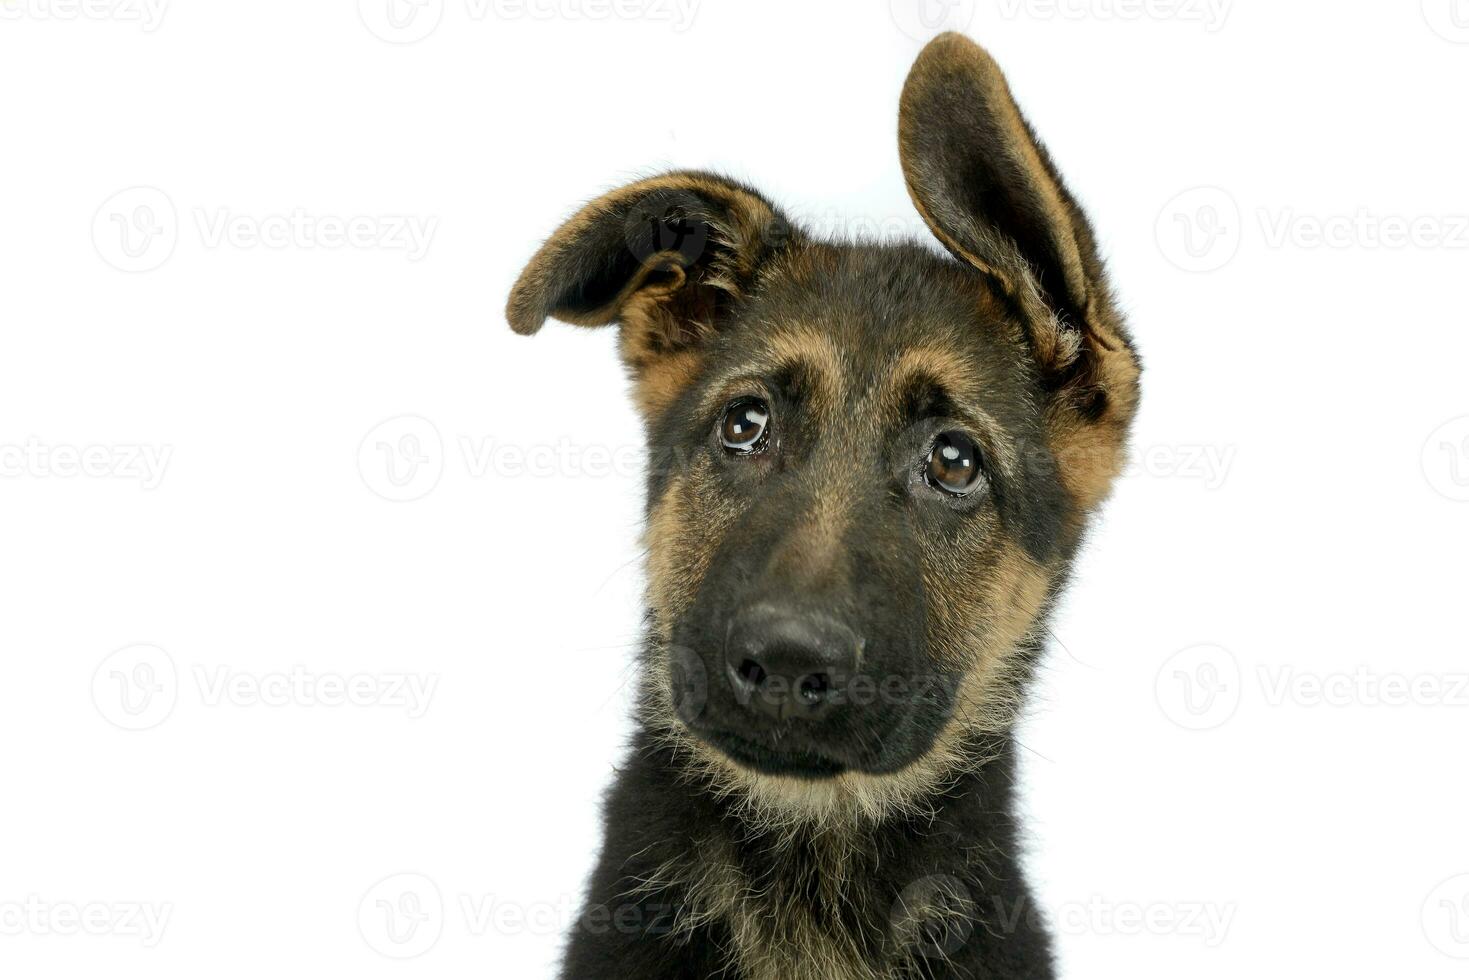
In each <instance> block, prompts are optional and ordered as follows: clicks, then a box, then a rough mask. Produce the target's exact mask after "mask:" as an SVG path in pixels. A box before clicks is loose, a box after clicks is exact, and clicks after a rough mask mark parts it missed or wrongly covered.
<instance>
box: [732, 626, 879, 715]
mask: <svg viewBox="0 0 1469 980" xmlns="http://www.w3.org/2000/svg"><path fill="white" fill-rule="evenodd" d="M860 652H861V641H860V640H859V638H858V637H857V634H856V633H854V632H853V631H852V630H851V629H849V628H848V627H846V626H845V625H843V624H842V623H840V622H838V621H836V620H834V619H831V618H829V617H827V616H824V615H820V614H813V613H800V612H795V611H789V610H781V609H778V608H776V607H772V606H760V607H757V608H755V609H751V610H748V611H746V612H744V613H741V614H740V615H739V616H737V617H736V618H735V620H734V621H733V622H731V624H730V630H729V638H728V641H727V643H726V645H725V654H724V658H725V665H726V669H727V673H728V674H729V681H730V685H731V686H732V687H733V688H734V693H735V700H736V701H738V702H739V703H740V704H741V705H744V706H745V707H746V708H747V709H749V710H750V711H752V712H754V713H755V714H757V715H760V716H762V717H764V718H766V719H770V720H774V721H784V720H786V719H789V718H804V719H807V720H813V721H814V720H817V719H822V718H826V717H828V716H830V714H831V713H832V712H833V711H835V710H837V709H838V708H839V707H840V706H841V705H842V703H843V702H844V700H845V698H844V697H843V694H844V691H845V687H846V685H847V683H848V681H849V680H850V679H851V676H852V674H853V673H854V672H855V671H856V669H857V659H858V657H859V655H860Z"/></svg>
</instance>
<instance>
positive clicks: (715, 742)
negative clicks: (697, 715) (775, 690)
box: [693, 729, 848, 779]
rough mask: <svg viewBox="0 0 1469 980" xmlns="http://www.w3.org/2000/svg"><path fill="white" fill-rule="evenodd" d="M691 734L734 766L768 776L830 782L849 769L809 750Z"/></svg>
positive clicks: (732, 736) (712, 733)
mask: <svg viewBox="0 0 1469 980" xmlns="http://www.w3.org/2000/svg"><path fill="white" fill-rule="evenodd" d="M693 732H694V735H695V736H696V737H697V738H699V739H701V740H702V741H704V742H705V743H707V744H708V745H711V746H713V747H714V748H715V749H716V750H718V751H719V752H722V753H723V754H724V755H726V756H728V757H729V758H730V759H732V760H733V761H734V762H735V763H736V764H738V765H740V766H743V767H744V768H746V769H752V770H754V771H756V772H759V773H764V774H765V775H769V776H794V777H796V778H798V779H831V778H833V777H835V776H839V775H841V774H842V773H844V772H846V771H847V769H848V766H847V764H846V763H844V762H841V761H840V760H837V759H833V758H831V757H830V756H827V755H823V754H822V753H820V752H815V751H811V750H809V749H796V748H789V749H773V748H771V747H769V746H767V745H762V744H760V743H759V742H754V741H751V740H750V739H748V738H745V737H744V736H741V735H736V734H735V733H733V732H728V731H715V730H709V729H693Z"/></svg>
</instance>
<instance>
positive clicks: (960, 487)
mask: <svg viewBox="0 0 1469 980" xmlns="http://www.w3.org/2000/svg"><path fill="white" fill-rule="evenodd" d="M924 475H925V477H926V478H927V480H928V482H929V483H930V484H931V485H933V486H935V487H938V488H939V489H940V490H942V491H944V492H945V493H951V494H953V495H954V496H956V497H961V496H963V495H964V494H966V493H968V492H969V491H971V490H973V489H974V488H975V487H977V486H979V481H980V478H981V477H982V476H983V475H984V474H983V471H982V470H981V469H980V466H979V447H978V446H976V445H975V444H974V440H973V439H971V438H969V437H968V436H966V435H965V434H964V433H962V432H945V433H942V434H941V435H940V436H939V437H938V438H937V439H935V440H934V442H933V448H932V449H930V450H929V451H928V468H927V470H925V472H924Z"/></svg>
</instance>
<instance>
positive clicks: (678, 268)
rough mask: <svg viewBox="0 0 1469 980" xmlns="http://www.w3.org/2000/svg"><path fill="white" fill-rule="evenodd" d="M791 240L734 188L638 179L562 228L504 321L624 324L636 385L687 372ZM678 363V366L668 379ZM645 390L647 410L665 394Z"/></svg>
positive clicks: (770, 215)
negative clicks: (765, 265) (653, 376)
mask: <svg viewBox="0 0 1469 980" xmlns="http://www.w3.org/2000/svg"><path fill="white" fill-rule="evenodd" d="M792 234H793V232H792V229H791V227H790V225H789V224H788V223H787V222H786V220H785V219H784V218H783V217H782V216H781V215H780V214H779V213H778V212H777V211H776V210H775V208H774V207H773V206H772V205H771V204H770V203H769V202H768V201H766V200H765V199H764V198H763V197H761V196H760V195H759V194H757V193H756V192H755V191H753V190H751V189H750V188H748V187H746V186H744V185H742V184H739V183H736V182H735V181H732V180H728V179H726V178H723V177H719V176H716V175H714V174H708V173H701V172H697V171H678V172H674V173H669V174H664V175H662V176H659V177H652V178H649V179H647V180H641V181H638V182H636V183H633V184H629V185H628V186H626V187H622V188H619V189H618V190H615V191H612V192H611V193H608V194H605V195H603V196H602V197H599V198H597V199H596V200H594V201H592V202H591V203H590V204H588V205H586V207H584V208H582V209H581V210H580V211H578V212H577V213H576V214H575V215H573V216H572V217H571V218H570V219H569V220H568V221H567V222H566V223H565V224H563V225H562V226H561V227H560V228H558V229H557V230H556V232H555V234H553V235H552V236H551V237H550V239H549V240H547V242H546V243H545V244H544V245H542V246H541V248H540V250H539V251H538V252H536V254H535V256H534V257H532V258H531V260H530V262H529V264H527V265H526V267H525V270H524V271H523V272H521V274H520V278H519V279H518V280H517V281H516V283H515V286H514V288H513V289H511V291H510V299H509V302H508V303H507V305H506V309H505V315H506V317H507V319H509V321H510V326H511V328H513V329H514V330H515V332H516V333H521V334H532V333H535V332H536V331H537V330H539V329H540V328H541V325H542V324H543V323H544V322H545V321H546V318H547V317H550V316H554V317H556V318H557V319H560V320H565V321H567V322H569V323H576V324H581V325H583V326H603V325H606V324H611V323H618V324H620V325H621V328H622V339H621V344H622V355H623V359H624V361H626V362H627V364H628V365H629V367H631V368H632V369H633V371H634V374H635V375H637V376H638V379H639V382H640V384H642V383H643V382H644V381H645V380H647V378H646V376H647V375H648V374H649V373H650V372H658V371H659V369H660V367H661V368H664V369H665V370H664V371H663V372H662V373H664V374H672V373H674V371H676V372H679V373H682V372H685V371H687V369H688V368H689V367H690V364H689V363H688V361H689V359H690V358H691V357H693V356H696V354H697V349H698V348H699V346H700V345H701V344H702V343H703V342H704V341H706V340H707V339H708V338H709V337H710V336H711V335H712V333H713V331H714V330H715V329H716V326H717V323H718V321H719V319H720V315H721V313H722V312H723V311H724V310H725V309H726V308H727V307H728V305H729V304H730V303H731V302H733V301H734V300H737V299H738V298H739V297H740V296H741V295H742V294H743V293H744V292H745V291H746V290H747V289H748V287H749V286H750V284H751V283H752V282H753V280H754V278H755V274H756V272H757V271H758V269H759V267H760V265H761V263H762V262H764V261H765V260H766V259H767V258H768V257H769V255H770V254H772V253H773V252H774V251H776V250H777V249H779V248H781V247H783V246H784V245H785V243H786V242H788V241H789V240H790V237H791V235H792ZM671 361H678V362H681V363H680V364H678V366H677V367H676V368H674V370H673V371H669V370H667V369H668V368H670V367H672V365H671V364H670V363H669V362H671ZM643 388H644V390H643V391H642V393H641V394H642V397H643V400H644V401H645V407H646V408H656V407H658V406H657V404H656V403H658V402H661V401H662V400H663V399H661V398H660V397H659V395H660V394H668V391H667V390H666V389H667V388H668V385H667V384H666V383H663V384H657V383H655V384H653V385H652V389H653V390H649V388H648V386H647V385H646V384H643ZM650 400H651V401H652V402H653V403H655V404H648V402H649V401H650Z"/></svg>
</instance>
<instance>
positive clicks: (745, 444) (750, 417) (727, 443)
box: [719, 398, 770, 453]
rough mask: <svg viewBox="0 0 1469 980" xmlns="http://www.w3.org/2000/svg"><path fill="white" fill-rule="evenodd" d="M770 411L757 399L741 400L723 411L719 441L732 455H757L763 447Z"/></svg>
mask: <svg viewBox="0 0 1469 980" xmlns="http://www.w3.org/2000/svg"><path fill="white" fill-rule="evenodd" d="M769 427H770V409H769V408H768V407H767V406H766V404H765V403H764V402H762V401H761V400H760V399H758V398H742V399H740V400H739V401H737V402H735V403H734V404H733V405H731V406H729V408H726V409H725V410H724V421H722V422H721V423H720V424H719V439H720V441H721V442H723V443H724V448H725V449H728V450H729V451H730V452H734V453H758V452H759V451H760V450H761V449H763V448H764V447H765V433H766V430H767V429H769Z"/></svg>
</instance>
